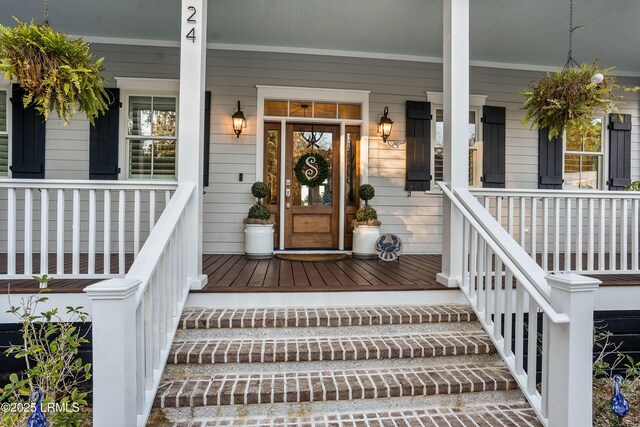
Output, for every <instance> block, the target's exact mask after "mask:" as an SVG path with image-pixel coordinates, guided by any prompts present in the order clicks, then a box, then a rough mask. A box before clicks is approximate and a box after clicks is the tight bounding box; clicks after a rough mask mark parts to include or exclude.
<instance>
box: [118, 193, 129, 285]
mask: <svg viewBox="0 0 640 427" xmlns="http://www.w3.org/2000/svg"><path fill="white" fill-rule="evenodd" d="M118 193H119V197H118V273H119V274H124V273H125V263H124V257H125V245H124V243H125V242H124V238H125V230H124V226H125V222H124V219H125V216H124V212H125V205H126V203H127V199H126V195H125V192H124V190H120V191H119V192H118Z"/></svg>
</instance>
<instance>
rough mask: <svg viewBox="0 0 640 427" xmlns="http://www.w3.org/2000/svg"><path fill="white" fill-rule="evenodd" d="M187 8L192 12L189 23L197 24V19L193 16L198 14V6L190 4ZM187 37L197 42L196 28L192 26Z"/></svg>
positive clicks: (188, 19)
mask: <svg viewBox="0 0 640 427" xmlns="http://www.w3.org/2000/svg"><path fill="white" fill-rule="evenodd" d="M187 10H189V11H190V12H191V15H189V17H188V18H187V23H189V24H195V23H196V20H195V19H194V18H193V17H194V16H196V8H195V6H189V7H188V8H187ZM187 38H188V39H189V40H191V41H192V42H194V43H195V42H196V29H195V28H191V29H190V30H189V32H188V33H187Z"/></svg>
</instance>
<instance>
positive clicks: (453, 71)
mask: <svg viewBox="0 0 640 427" xmlns="http://www.w3.org/2000/svg"><path fill="white" fill-rule="evenodd" d="M443 40H444V63H443V72H444V99H443V101H444V179H445V181H446V182H447V185H448V186H449V188H450V189H452V190H453V189H454V188H463V187H468V186H469V177H468V175H469V147H468V141H467V133H468V130H467V123H468V120H469V0H445V1H444V26H443ZM443 203H444V206H443V222H442V272H441V273H439V274H438V277H437V280H438V282H439V283H442V284H444V285H446V286H449V287H455V286H457V285H458V280H459V279H460V278H461V276H462V230H463V222H462V215H461V214H460V213H459V212H458V211H457V210H456V209H455V208H454V207H453V206H452V204H451V202H449V201H448V199H447V198H446V197H443Z"/></svg>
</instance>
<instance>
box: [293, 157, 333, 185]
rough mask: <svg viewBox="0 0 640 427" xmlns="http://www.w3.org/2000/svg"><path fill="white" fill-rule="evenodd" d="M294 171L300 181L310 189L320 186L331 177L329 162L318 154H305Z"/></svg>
mask: <svg viewBox="0 0 640 427" xmlns="http://www.w3.org/2000/svg"><path fill="white" fill-rule="evenodd" d="M293 169H294V171H295V173H296V178H298V181H300V182H301V183H302V184H303V185H306V186H308V187H317V186H319V185H320V184H322V183H323V182H324V181H325V180H326V179H327V177H328V176H329V162H328V161H327V159H325V158H324V156H322V155H320V154H318V153H307V154H303V155H302V156H300V158H299V159H298V161H297V162H296V165H295V166H294V168H293Z"/></svg>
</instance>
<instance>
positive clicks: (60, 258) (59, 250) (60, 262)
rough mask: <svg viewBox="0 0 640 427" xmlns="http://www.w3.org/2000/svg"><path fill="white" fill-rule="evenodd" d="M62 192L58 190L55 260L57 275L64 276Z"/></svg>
mask: <svg viewBox="0 0 640 427" xmlns="http://www.w3.org/2000/svg"><path fill="white" fill-rule="evenodd" d="M64 205H65V203H64V190H63V189H60V190H58V207H57V209H58V211H57V212H56V213H57V218H56V235H57V236H56V260H57V266H56V271H57V274H59V275H60V274H64Z"/></svg>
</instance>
